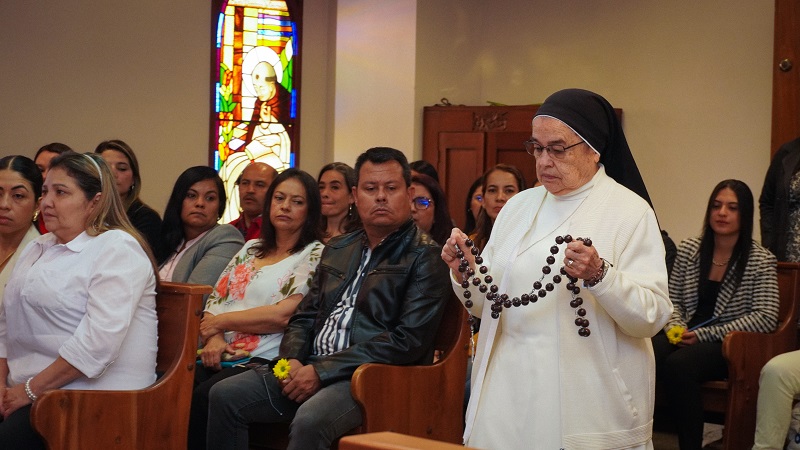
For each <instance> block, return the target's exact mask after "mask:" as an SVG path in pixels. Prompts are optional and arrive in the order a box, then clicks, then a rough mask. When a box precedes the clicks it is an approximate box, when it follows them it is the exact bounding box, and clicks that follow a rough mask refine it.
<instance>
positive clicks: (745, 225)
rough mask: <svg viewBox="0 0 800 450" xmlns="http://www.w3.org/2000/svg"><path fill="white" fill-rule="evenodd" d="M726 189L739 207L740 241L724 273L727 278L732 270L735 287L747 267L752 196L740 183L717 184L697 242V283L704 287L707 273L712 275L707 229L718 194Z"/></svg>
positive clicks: (711, 249)
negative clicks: (734, 197)
mask: <svg viewBox="0 0 800 450" xmlns="http://www.w3.org/2000/svg"><path fill="white" fill-rule="evenodd" d="M725 188H728V189H730V190H732V191H733V193H734V194H736V201H737V202H738V203H739V238H738V239H737V240H736V245H734V247H733V252H732V253H731V259H730V262H731V264H728V268H727V269H726V270H725V276H727V275H728V272H729V271H731V270H734V272H733V277H734V278H733V279H734V286H737V287H738V286H739V283H740V282H741V281H742V276H743V275H744V270H745V268H746V267H747V261H748V260H749V259H750V247H751V246H752V243H753V209H754V206H753V192H752V191H750V188H749V187H748V186H747V184H745V183H744V182H743V181H739V180H723V181H720V182H719V184H717V185H716V187H714V190H713V191H711V196H710V197H709V198H708V206H707V207H706V216H705V218H704V219H703V234H702V237H701V239H700V282H701V283H705V282H706V281H707V280H708V274H709V272H711V263H712V262H713V258H714V230H713V229H712V228H711V226H710V225H709V222H710V220H711V210H712V209H713V208H714V201H715V200H716V198H717V194H719V192H720V191H721V190H723V189H725ZM723 279H724V278H723Z"/></svg>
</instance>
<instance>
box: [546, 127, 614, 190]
mask: <svg viewBox="0 0 800 450" xmlns="http://www.w3.org/2000/svg"><path fill="white" fill-rule="evenodd" d="M531 140H532V141H533V142H534V144H536V145H538V146H541V147H547V148H546V149H545V150H544V151H542V152H541V154H539V155H538V156H537V157H536V177H537V178H538V179H539V181H540V182H541V183H542V185H544V187H545V189H547V191H548V192H550V193H552V194H555V195H565V194H569V193H570V192H573V191H575V190H576V189H578V188H580V187H581V186H583V185H584V184H586V183H588V182H589V180H591V179H592V177H593V176H594V174H595V173H597V170H598V168H599V166H598V163H599V162H600V155H598V154H597V152H595V151H594V150H592V148H591V147H589V145H588V144H586V143H585V142H583V143H581V142H582V141H581V138H580V137H579V136H578V135H577V134H575V132H574V131H572V130H571V129H570V128H569V127H568V126H567V125H565V124H564V123H563V122H561V121H560V120H557V119H553V118H552V117H545V116H537V117H534V119H533V133H532V134H531ZM577 143H581V144H580V145H575V144H577ZM573 145H575V146H574V147H572V146H573ZM550 146H561V147H570V148H568V149H567V150H565V151H563V152H562V153H560V154H558V153H557V152H555V151H552V150H551V149H550Z"/></svg>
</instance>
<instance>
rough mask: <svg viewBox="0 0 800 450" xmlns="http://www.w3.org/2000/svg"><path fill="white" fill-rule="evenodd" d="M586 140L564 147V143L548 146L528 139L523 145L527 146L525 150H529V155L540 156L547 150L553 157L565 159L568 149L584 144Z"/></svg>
mask: <svg viewBox="0 0 800 450" xmlns="http://www.w3.org/2000/svg"><path fill="white" fill-rule="evenodd" d="M584 142H585V141H580V142H577V143H575V144H572V145H568V146H566V147H564V146H563V145H548V146H546V147H544V146H541V145H539V144H537V143H536V142H534V141H533V139H528V140H527V141H525V142H523V143H522V145H524V146H525V151H526V152H528V154H529V155H531V156H533V157H534V158H540V157H541V156H542V153H544V151H545V150H547V154H548V155H550V157H551V158H553V159H559V160H561V159H564V157H565V156H567V150H569V149H571V148H572V147H575V146H578V145H581V144H583V143H584Z"/></svg>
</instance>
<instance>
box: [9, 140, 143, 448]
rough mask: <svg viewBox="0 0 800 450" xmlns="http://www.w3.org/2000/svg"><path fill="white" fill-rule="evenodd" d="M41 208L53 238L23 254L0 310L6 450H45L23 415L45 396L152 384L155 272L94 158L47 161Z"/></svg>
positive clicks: (62, 157)
mask: <svg viewBox="0 0 800 450" xmlns="http://www.w3.org/2000/svg"><path fill="white" fill-rule="evenodd" d="M40 207H41V211H42V216H43V217H44V222H45V225H46V226H47V229H48V230H49V231H50V232H49V233H48V234H45V235H43V236H40V237H38V238H36V239H35V240H34V241H33V242H32V243H31V244H30V245H28V246H27V247H26V248H25V250H24V251H23V252H22V254H21V255H20V257H19V260H18V261H17V265H16V267H15V268H14V272H13V273H12V275H11V279H10V280H9V282H8V284H7V285H6V289H5V301H4V305H3V310H2V311H1V312H0V398H2V402H0V413H2V417H3V421H2V422H0V442H2V443H3V445H7V446H9V448H26V449H29V448H43V447H42V445H43V444H42V442H41V439H40V438H39V437H38V435H37V434H36V433H35V432H34V431H33V430H32V429H31V427H30V422H29V416H30V406H31V404H32V403H33V402H35V401H36V398H37V396H39V395H41V394H42V393H43V392H45V391H48V390H50V389H58V388H61V389H111V390H128V389H141V388H144V387H146V386H148V385H150V384H152V383H153V382H154V381H155V379H156V375H155V367H156V345H157V342H156V341H157V327H156V311H155V286H156V273H155V266H154V264H153V262H152V258H151V257H150V256H149V254H148V251H147V250H146V248H147V245H146V244H145V243H144V240H143V238H142V237H141V236H140V235H139V233H138V232H137V231H136V230H135V229H134V228H133V226H132V225H131V224H130V222H129V221H128V218H127V216H126V215H125V210H124V209H123V207H122V203H121V202H120V200H119V195H118V194H117V192H116V188H115V186H114V176H113V175H112V174H111V171H110V169H109V168H108V166H107V165H106V164H105V163H104V162H103V160H102V158H100V157H99V156H95V155H90V154H85V155H80V154H77V153H71V152H70V153H65V154H63V155H60V156H58V157H57V158H55V159H53V161H52V162H51V165H50V171H49V172H48V175H47V180H46V181H45V184H44V188H43V191H42V200H41V205H40ZM121 262H124V263H121Z"/></svg>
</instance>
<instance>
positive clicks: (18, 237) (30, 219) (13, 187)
mask: <svg viewBox="0 0 800 450" xmlns="http://www.w3.org/2000/svg"><path fill="white" fill-rule="evenodd" d="M41 195H42V174H41V172H39V169H38V168H37V167H36V164H34V162H33V161H32V160H30V159H29V158H26V157H24V156H19V155H11V156H6V157H5V158H2V159H0V258H2V259H1V260H0V309H2V306H3V290H4V288H5V286H6V282H8V278H9V277H10V276H11V271H12V270H14V265H15V264H16V263H17V259H19V255H20V253H22V250H23V249H24V248H25V246H26V245H28V243H29V242H30V241H32V240H34V239H36V238H37V237H39V230H37V229H36V225H35V223H36V216H37V214H38V212H39V197H41Z"/></svg>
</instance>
